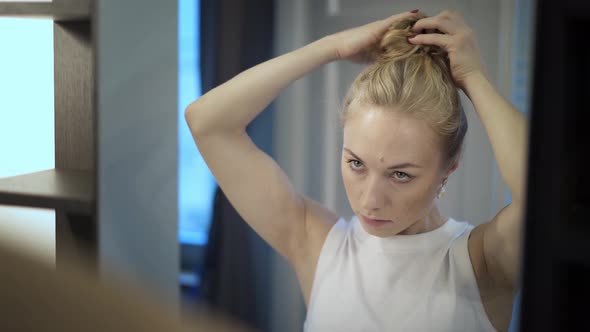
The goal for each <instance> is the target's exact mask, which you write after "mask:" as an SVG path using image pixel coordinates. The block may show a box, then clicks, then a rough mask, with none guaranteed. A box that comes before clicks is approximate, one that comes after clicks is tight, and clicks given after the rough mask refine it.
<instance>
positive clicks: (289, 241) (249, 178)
mask: <svg viewBox="0 0 590 332" xmlns="http://www.w3.org/2000/svg"><path fill="white" fill-rule="evenodd" d="M408 15H413V14H410V13H404V14H400V15H396V16H392V17H389V18H387V19H384V20H380V21H377V22H373V23H370V24H367V25H364V26H361V27H358V28H354V29H350V30H346V31H343V32H340V33H337V34H334V35H330V36H328V37H325V38H322V39H320V40H318V41H315V42H313V43H311V44H308V45H306V46H304V47H302V48H300V49H297V50H295V51H293V52H290V53H287V54H285V55H282V56H279V57H277V58H274V59H271V60H269V61H267V62H264V63H262V64H260V65H257V66H255V67H253V68H250V69H248V70H246V71H244V72H242V73H241V74H239V75H237V76H236V77H234V78H233V79H231V80H229V81H227V82H226V83H224V84H222V85H220V86H219V87H217V88H215V89H213V90H211V91H209V92H208V93H207V94H205V95H204V96H202V97H201V98H199V99H198V100H196V101H195V102H193V103H192V104H190V105H189V106H188V107H187V109H186V111H185V118H186V121H187V123H188V125H189V127H190V130H191V133H192V135H193V138H194V139H195V142H196V144H197V146H198V148H199V151H200V153H201V155H202V156H203V158H204V160H205V161H206V163H207V165H208V166H209V168H210V169H211V171H212V173H213V175H214V176H215V179H216V180H217V183H218V184H219V186H220V187H221V189H222V190H223V192H224V193H225V195H226V196H227V198H228V199H229V201H230V202H231V203H232V205H233V206H234V207H235V208H236V210H237V211H238V213H239V214H240V215H241V216H242V218H244V220H245V221H246V222H247V223H248V224H249V225H250V226H251V227H252V228H253V229H254V230H255V231H256V232H257V233H258V234H259V235H260V236H261V237H262V238H263V239H264V240H265V241H267V242H268V243H269V244H270V245H271V246H272V247H273V248H275V249H276V250H277V251H278V252H279V253H280V254H282V255H283V256H285V257H287V259H289V261H290V262H291V263H292V264H294V263H296V262H295V261H297V260H298V257H308V256H309V254H310V253H313V252H316V251H317V252H319V249H320V247H321V244H322V243H323V239H324V238H325V236H326V235H327V232H328V231H329V228H330V226H331V225H332V224H333V223H334V222H335V221H336V220H337V216H336V215H335V214H334V213H333V212H330V211H328V210H327V209H326V208H324V207H322V206H321V205H319V204H317V203H315V202H313V201H311V200H309V199H307V198H304V197H302V196H301V195H299V194H298V193H296V192H295V190H294V189H293V186H292V185H291V183H290V182H289V180H288V178H287V177H286V175H285V174H284V172H283V171H282V170H281V169H280V168H279V166H278V165H277V164H276V163H275V162H274V160H272V159H271V158H270V157H269V156H268V155H266V154H265V153H264V152H262V151H261V150H259V149H258V148H257V147H256V146H255V144H254V143H253V142H252V141H251V140H250V138H249V137H248V135H247V134H246V127H247V125H248V124H249V123H250V122H251V121H252V120H253V119H254V118H255V117H256V116H257V115H258V114H259V113H260V112H262V110H264V108H265V107H266V106H267V105H268V104H269V103H270V102H271V101H272V100H273V99H274V98H275V97H276V96H277V95H278V94H279V93H280V92H281V91H282V90H283V89H284V88H286V87H287V86H288V85H289V84H291V83H292V82H294V81H295V80H297V79H299V78H300V77H302V76H304V75H305V74H307V73H309V72H311V71H313V70H314V69H316V68H318V67H319V66H321V65H323V64H326V63H328V62H330V61H333V60H337V59H352V58H355V57H358V56H359V55H361V54H362V53H363V51H364V50H366V49H367V48H368V47H370V46H372V45H373V44H375V43H376V42H378V41H379V40H380V37H381V36H382V35H383V33H384V32H385V31H386V30H387V28H388V27H389V26H390V25H391V24H392V23H393V22H394V21H395V20H397V19H400V18H404V17H407V16H408ZM310 250H311V251H310ZM312 256H313V255H312Z"/></svg>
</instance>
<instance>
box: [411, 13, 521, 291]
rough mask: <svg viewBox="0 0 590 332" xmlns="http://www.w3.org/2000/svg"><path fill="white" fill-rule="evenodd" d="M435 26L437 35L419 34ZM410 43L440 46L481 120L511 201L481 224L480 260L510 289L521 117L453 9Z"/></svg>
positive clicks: (517, 242) (431, 20)
mask: <svg viewBox="0 0 590 332" xmlns="http://www.w3.org/2000/svg"><path fill="white" fill-rule="evenodd" d="M430 29H436V30H438V31H440V32H442V33H421V32H424V31H429V30H430ZM413 31H414V32H416V33H418V34H417V35H416V36H415V37H413V38H410V39H409V40H410V42H412V43H414V44H430V45H437V46H440V47H442V48H444V49H445V50H446V51H447V53H448V56H449V62H450V66H451V72H452V75H453V78H454V80H455V82H456V83H457V85H458V86H459V87H460V88H461V89H462V90H463V91H464V92H465V94H466V95H467V96H468V97H469V99H470V100H471V102H472V103H473V106H474V107H475V110H476V112H477V114H478V116H479V118H480V119H481V121H482V123H483V125H484V127H485V129H486V132H487V134H488V137H489V139H490V142H491V144H492V149H493V151H494V154H495V156H496V160H497V162H498V166H499V168H500V173H501V174H502V177H503V178H504V181H505V182H506V185H507V186H508V188H509V190H510V193H511V195H512V202H511V203H510V205H509V206H507V207H505V208H504V209H503V210H501V211H500V212H499V213H498V214H497V215H496V217H494V219H493V220H492V221H490V222H489V223H486V224H485V226H484V227H483V230H484V231H483V237H482V246H483V253H484V260H485V262H486V266H487V270H488V272H489V273H490V275H491V277H492V278H493V279H494V280H496V281H497V282H498V283H500V284H501V285H504V286H510V287H514V286H515V285H516V282H517V277H518V276H517V275H518V270H519V266H520V258H521V257H520V252H521V251H520V250H521V241H522V240H521V238H522V237H521V233H522V224H523V218H522V216H523V210H524V195H525V180H526V169H525V165H526V155H527V154H526V151H527V139H528V134H527V120H526V119H525V117H524V116H523V114H522V113H521V112H519V111H518V110H517V109H516V108H515V107H514V106H512V104H510V103H509V102H508V101H507V100H506V99H504V98H503V97H502V96H501V95H500V94H499V93H498V91H497V90H496V89H495V88H494V86H493V85H492V83H491V82H490V80H489V79H488V78H487V75H486V73H485V69H484V66H483V63H482V61H481V55H480V53H479V50H478V47H477V43H476V40H475V34H474V33H473V31H472V30H471V29H470V28H469V27H468V26H467V25H466V24H465V23H464V22H463V20H462V18H461V16H460V15H459V14H458V13H455V12H449V11H444V12H442V13H441V14H439V15H437V16H433V17H428V18H424V19H422V20H419V21H418V22H416V24H415V25H414V27H413Z"/></svg>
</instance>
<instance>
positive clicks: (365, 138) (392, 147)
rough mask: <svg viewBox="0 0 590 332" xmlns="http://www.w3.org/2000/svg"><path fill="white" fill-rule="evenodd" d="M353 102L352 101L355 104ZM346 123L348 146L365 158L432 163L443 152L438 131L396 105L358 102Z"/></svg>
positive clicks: (346, 142) (344, 138) (345, 136)
mask: <svg viewBox="0 0 590 332" xmlns="http://www.w3.org/2000/svg"><path fill="white" fill-rule="evenodd" d="M351 106H352V105H351ZM354 107H356V108H357V109H350V110H349V111H351V113H350V116H349V117H348V118H347V119H346V121H345V123H344V136H343V143H344V146H345V147H346V148H348V149H350V150H352V151H353V152H354V153H356V154H362V155H364V158H368V157H377V158H379V159H382V161H383V160H385V161H387V160H391V161H395V162H398V161H399V162H416V163H419V162H420V163H423V164H428V163H432V162H433V161H434V160H435V159H436V158H437V157H438V155H439V153H440V151H439V144H438V137H437V135H436V133H435V132H434V131H433V130H432V128H430V127H429V126H428V124H427V123H426V122H425V121H424V120H420V119H417V118H415V117H412V116H410V115H406V114H403V113H401V112H399V111H397V110H395V109H384V108H381V107H377V106H370V105H363V106H358V105H355V106H354Z"/></svg>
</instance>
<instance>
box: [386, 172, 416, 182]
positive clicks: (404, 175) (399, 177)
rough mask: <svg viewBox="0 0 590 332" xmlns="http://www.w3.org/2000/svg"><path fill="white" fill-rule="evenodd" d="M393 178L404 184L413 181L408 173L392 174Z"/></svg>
mask: <svg viewBox="0 0 590 332" xmlns="http://www.w3.org/2000/svg"><path fill="white" fill-rule="evenodd" d="M391 177H392V178H394V179H396V180H400V181H402V182H408V181H410V180H411V179H412V176H411V175H410V174H408V173H404V172H400V171H395V172H393V173H392V175H391Z"/></svg>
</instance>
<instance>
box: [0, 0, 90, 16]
mask: <svg viewBox="0 0 590 332" xmlns="http://www.w3.org/2000/svg"><path fill="white" fill-rule="evenodd" d="M3 16H8V17H21V18H24V17H27V18H46V19H53V20H55V21H78V20H88V19H90V4H89V2H88V1H85V0H82V1H81V0H71V1H63V0H62V1H60V2H56V1H54V2H0V17H3Z"/></svg>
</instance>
